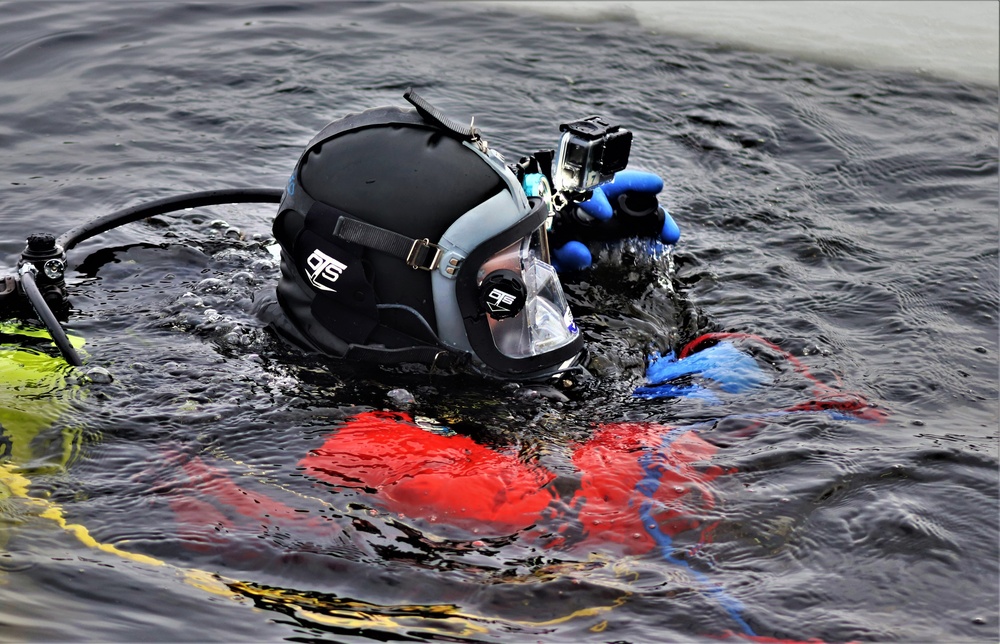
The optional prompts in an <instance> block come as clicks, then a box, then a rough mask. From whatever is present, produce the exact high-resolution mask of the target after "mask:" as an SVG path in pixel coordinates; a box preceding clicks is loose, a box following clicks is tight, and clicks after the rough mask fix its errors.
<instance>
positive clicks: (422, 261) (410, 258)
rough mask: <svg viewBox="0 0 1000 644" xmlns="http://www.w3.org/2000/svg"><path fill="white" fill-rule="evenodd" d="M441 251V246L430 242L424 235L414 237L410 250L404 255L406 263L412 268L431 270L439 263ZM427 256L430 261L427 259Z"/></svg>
mask: <svg viewBox="0 0 1000 644" xmlns="http://www.w3.org/2000/svg"><path fill="white" fill-rule="evenodd" d="M431 251H433V252H431ZM442 253H443V250H442V248H441V247H440V246H438V245H437V244H432V243H431V241H430V240H429V239H427V238H426V237H424V238H423V239H414V240H413V245H412V246H411V247H410V252H409V253H408V254H407V256H406V265H407V266H409V267H410V268H412V269H414V270H416V269H421V270H425V271H433V270H436V269H437V267H438V265H440V264H441V255H442ZM428 258H429V259H430V261H427V260H428Z"/></svg>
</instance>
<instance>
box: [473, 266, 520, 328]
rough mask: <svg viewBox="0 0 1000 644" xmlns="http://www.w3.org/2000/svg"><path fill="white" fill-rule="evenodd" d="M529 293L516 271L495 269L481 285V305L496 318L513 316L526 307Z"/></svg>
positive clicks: (482, 308)
mask: <svg viewBox="0 0 1000 644" xmlns="http://www.w3.org/2000/svg"><path fill="white" fill-rule="evenodd" d="M527 295H528V292H527V289H525V287H524V282H522V281H521V278H520V277H518V276H517V274H516V273H514V272H512V271H507V270H500V271H495V272H493V273H490V274H489V275H487V276H486V279H484V280H483V283H482V284H480V285H479V306H480V309H481V310H483V311H485V312H486V313H487V314H488V315H489V316H490V317H491V318H493V319H494V320H503V319H506V318H512V317H514V316H516V315H517V314H518V313H520V312H521V310H522V309H523V308H524V303H525V302H526V301H527V299H528V298H527Z"/></svg>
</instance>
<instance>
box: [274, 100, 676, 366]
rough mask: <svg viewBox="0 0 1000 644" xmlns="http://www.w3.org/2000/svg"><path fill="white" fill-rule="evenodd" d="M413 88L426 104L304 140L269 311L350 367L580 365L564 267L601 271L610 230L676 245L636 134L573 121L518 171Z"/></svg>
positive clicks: (294, 334) (281, 221) (289, 191)
mask: <svg viewBox="0 0 1000 644" xmlns="http://www.w3.org/2000/svg"><path fill="white" fill-rule="evenodd" d="M405 97H406V98H407V100H409V101H410V102H411V103H412V104H413V105H414V107H415V108H416V109H412V110H404V109H399V108H395V107H384V108H377V109H372V110H368V111H365V112H362V113H360V114H355V115H351V116H348V117H346V118H343V119H341V120H338V121H336V122H334V123H331V124H330V125H328V126H327V127H326V128H324V129H323V130H322V131H321V132H320V133H319V134H318V135H316V136H315V137H314V138H313V140H312V141H311V142H310V143H309V144H308V146H307V147H306V150H305V152H304V153H303V154H302V156H301V158H300V159H299V162H298V164H297V165H296V167H295V170H294V172H293V173H292V175H291V177H290V178H289V180H288V184H287V186H286V187H285V191H284V195H283V197H282V200H281V204H280V205H279V208H278V215H277V218H276V219H275V222H274V227H273V233H274V237H275V239H276V240H277V242H278V244H279V245H280V246H281V279H280V282H279V283H278V286H277V294H276V295H277V296H276V300H274V301H272V302H271V303H270V304H269V305H265V306H263V307H262V309H261V314H262V316H263V317H265V319H267V320H269V321H270V322H272V324H273V325H274V327H275V328H276V329H277V330H278V332H279V333H280V335H282V336H283V337H285V338H286V339H289V340H291V341H292V342H293V343H294V344H296V345H298V346H300V347H303V348H305V349H307V350H310V351H315V352H319V353H322V354H324V355H328V356H335V357H338V358H346V359H348V360H352V361H360V362H368V363H378V364H398V363H402V362H408V363H414V362H415V363H424V364H427V365H429V366H431V367H435V368H444V369H448V368H454V367H456V366H462V367H467V368H469V369H472V370H474V371H476V372H478V373H481V374H483V375H486V376H490V377H496V378H500V379H522V380H537V379H544V378H547V377H550V376H552V375H553V374H555V373H558V372H561V371H565V370H568V369H573V368H579V365H580V356H581V354H582V351H583V337H582V335H581V334H580V330H579V328H578V327H577V325H576V323H575V322H574V320H573V315H572V313H571V311H570V309H569V306H568V305H567V303H566V298H565V296H564V294H563V289H562V285H561V284H560V281H559V276H558V271H557V269H562V270H572V269H581V268H584V267H585V266H587V265H589V264H590V261H591V257H590V250H589V248H588V246H587V244H586V243H585V242H588V241H589V242H593V241H595V240H597V239H598V238H599V237H600V236H604V237H606V238H608V239H610V238H612V237H617V238H619V239H621V238H624V237H627V236H630V235H646V236H652V237H654V238H655V239H656V240H657V241H658V242H659V243H662V244H665V245H670V244H674V243H676V241H677V239H678V237H679V231H678V230H677V226H676V224H675V223H674V222H673V219H672V218H671V217H670V215H669V214H668V213H667V212H666V210H664V209H663V208H662V207H660V206H659V204H658V203H657V200H656V193H658V192H659V191H660V190H661V189H662V187H663V181H662V180H661V179H660V178H659V177H657V176H656V175H653V174H650V173H643V172H636V171H624V170H625V166H626V164H627V162H628V155H629V150H630V146H631V140H632V134H631V132H629V131H628V130H625V129H624V128H621V127H619V126H612V125H609V124H608V123H607V122H605V121H604V120H603V119H601V118H600V117H590V118H589V119H584V120H581V121H577V122H574V123H569V124H565V125H563V126H562V130H563V134H562V137H561V140H560V146H559V150H558V153H556V152H555V151H542V152H537V153H535V154H534V155H532V156H530V157H525V158H523V159H521V160H520V161H519V162H518V163H516V164H511V165H508V164H507V163H506V161H505V160H504V158H503V157H502V156H500V155H499V154H498V153H497V152H495V151H494V150H493V149H492V148H490V147H489V145H488V144H487V142H486V141H485V140H484V139H483V138H482V135H481V133H480V131H479V130H478V129H477V128H475V127H474V126H471V125H469V126H464V125H459V124H458V123H456V122H455V121H453V120H451V119H449V118H447V117H445V116H443V115H442V114H441V113H440V112H439V111H438V110H437V109H435V108H434V107H433V106H431V105H430V104H429V103H427V102H426V101H425V100H424V99H422V98H421V97H420V96H418V95H417V94H416V93H415V92H413V91H410V92H407V93H406V94H405ZM623 171H624V172H623ZM612 200H613V203H612ZM581 237H582V239H581Z"/></svg>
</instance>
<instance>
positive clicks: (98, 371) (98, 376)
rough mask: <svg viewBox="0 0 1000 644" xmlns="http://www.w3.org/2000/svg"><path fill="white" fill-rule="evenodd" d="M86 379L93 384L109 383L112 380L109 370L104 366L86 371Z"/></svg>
mask: <svg viewBox="0 0 1000 644" xmlns="http://www.w3.org/2000/svg"><path fill="white" fill-rule="evenodd" d="M87 379H88V380H90V382H92V383H94V384H95V385H110V384H111V383H112V382H113V381H114V377H113V376H112V375H111V372H110V371H108V370H107V369H105V368H104V367H94V368H92V369H90V370H89V371H87Z"/></svg>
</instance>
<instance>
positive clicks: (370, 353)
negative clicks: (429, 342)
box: [344, 344, 469, 369]
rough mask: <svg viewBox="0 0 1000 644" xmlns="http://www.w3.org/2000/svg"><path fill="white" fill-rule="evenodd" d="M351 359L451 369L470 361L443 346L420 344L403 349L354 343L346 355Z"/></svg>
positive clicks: (466, 357)
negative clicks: (418, 364) (414, 363)
mask: <svg viewBox="0 0 1000 644" xmlns="http://www.w3.org/2000/svg"><path fill="white" fill-rule="evenodd" d="M344 357H345V358H347V359H349V360H359V361H362V362H368V363H375V364H384V365H393V364H402V363H405V362H416V363H421V364H426V365H430V366H431V367H439V368H441V369H451V368H454V367H459V366H461V365H463V364H465V363H467V362H468V360H469V356H468V355H467V354H464V353H458V352H455V351H451V350H449V349H445V348H443V347H434V346H419V347H404V348H401V349H386V348H376V347H372V346H366V345H360V344H352V345H350V347H349V348H348V349H347V353H346V354H345V355H344Z"/></svg>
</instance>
